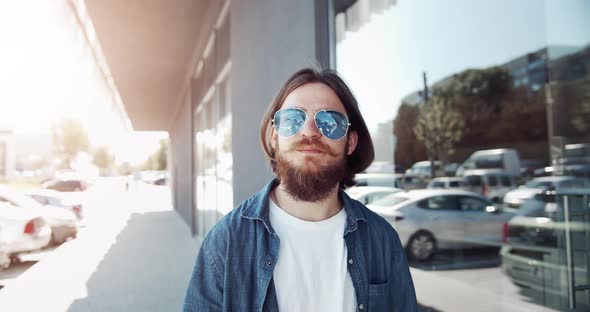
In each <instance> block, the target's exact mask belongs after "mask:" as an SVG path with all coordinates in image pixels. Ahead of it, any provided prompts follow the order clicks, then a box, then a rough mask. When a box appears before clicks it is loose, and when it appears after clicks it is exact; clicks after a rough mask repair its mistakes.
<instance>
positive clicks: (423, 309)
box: [418, 303, 443, 312]
mask: <svg viewBox="0 0 590 312" xmlns="http://www.w3.org/2000/svg"><path fill="white" fill-rule="evenodd" d="M418 311H420V312H443V311H442V310H439V309H436V308H433V307H427V306H424V305H421V304H420V303H418Z"/></svg>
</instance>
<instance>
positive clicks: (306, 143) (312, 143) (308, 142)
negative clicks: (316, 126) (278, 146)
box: [290, 138, 338, 157]
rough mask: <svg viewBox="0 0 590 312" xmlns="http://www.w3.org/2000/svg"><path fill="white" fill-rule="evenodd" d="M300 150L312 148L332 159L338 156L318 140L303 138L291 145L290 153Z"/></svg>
mask: <svg viewBox="0 0 590 312" xmlns="http://www.w3.org/2000/svg"><path fill="white" fill-rule="evenodd" d="M302 148H312V149H316V150H319V151H321V152H323V153H326V154H328V155H330V156H332V157H336V156H338V154H337V153H335V152H334V151H333V150H332V149H331V148H330V147H329V146H328V145H326V144H325V143H323V142H321V141H320V140H318V139H310V138H303V139H301V140H299V141H298V142H296V143H295V144H293V145H292V147H291V149H290V151H295V150H298V149H302Z"/></svg>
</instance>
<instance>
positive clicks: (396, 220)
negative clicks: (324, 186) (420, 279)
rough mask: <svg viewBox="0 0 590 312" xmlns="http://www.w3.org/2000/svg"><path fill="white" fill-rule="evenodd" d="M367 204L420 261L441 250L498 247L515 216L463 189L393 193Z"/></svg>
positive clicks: (409, 252) (415, 258) (411, 256)
mask: <svg viewBox="0 0 590 312" xmlns="http://www.w3.org/2000/svg"><path fill="white" fill-rule="evenodd" d="M367 207H369V208H370V209H371V210H373V211H375V212H377V213H378V214H379V215H381V216H382V217H384V218H385V219H386V220H388V221H389V223H391V225H392V226H393V227H394V228H395V229H396V231H397V232H398V234H399V236H400V240H401V242H402V244H403V245H404V247H405V248H406V250H407V253H408V256H409V257H410V258H411V259H414V260H420V261H421V260H428V259H429V258H430V257H432V255H433V254H434V253H435V252H436V251H437V250H441V249H461V248H470V247H482V246H500V245H501V243H502V228H503V225H504V223H505V222H507V221H508V220H509V219H510V218H511V217H512V216H513V215H514V214H513V213H509V212H504V211H502V210H500V209H499V208H498V207H496V206H494V203H493V202H492V201H491V200H489V199H487V198H485V197H483V196H481V195H478V194H475V193H472V192H468V191H462V190H437V189H426V190H413V191H409V192H402V193H396V194H393V195H390V196H387V197H384V198H382V199H380V200H377V201H375V202H374V203H373V204H372V205H368V206H367Z"/></svg>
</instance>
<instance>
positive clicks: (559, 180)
mask: <svg viewBox="0 0 590 312" xmlns="http://www.w3.org/2000/svg"><path fill="white" fill-rule="evenodd" d="M576 187H588V188H590V180H588V179H584V178H578V177H573V176H551V177H540V178H535V179H532V180H530V181H529V182H527V183H526V184H525V185H521V186H520V187H519V188H517V189H515V190H512V191H510V192H508V193H506V195H504V205H505V206H506V208H509V209H519V208H520V207H521V206H522V205H523V204H524V202H525V201H527V200H530V199H532V198H533V197H534V196H535V195H537V194H541V193H542V192H544V191H546V190H550V189H551V190H556V189H561V188H576Z"/></svg>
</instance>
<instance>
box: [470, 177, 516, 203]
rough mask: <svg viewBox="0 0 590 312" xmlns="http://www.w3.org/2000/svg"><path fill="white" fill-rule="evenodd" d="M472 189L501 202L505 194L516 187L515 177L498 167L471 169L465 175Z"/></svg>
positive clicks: (495, 201) (496, 201)
mask: <svg viewBox="0 0 590 312" xmlns="http://www.w3.org/2000/svg"><path fill="white" fill-rule="evenodd" d="M464 178H465V181H466V182H467V185H468V188H469V190H470V191H472V192H475V193H478V194H481V195H483V196H485V197H487V198H489V199H491V200H492V201H493V202H494V203H497V204H501V203H502V201H503V199H504V196H505V195H506V193H508V192H509V191H511V190H513V189H515V188H516V183H515V182H514V180H513V177H511V176H509V175H507V174H506V173H504V171H503V170H498V169H487V170H486V169H481V170H470V171H469V172H468V174H466V175H465V176H464Z"/></svg>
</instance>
